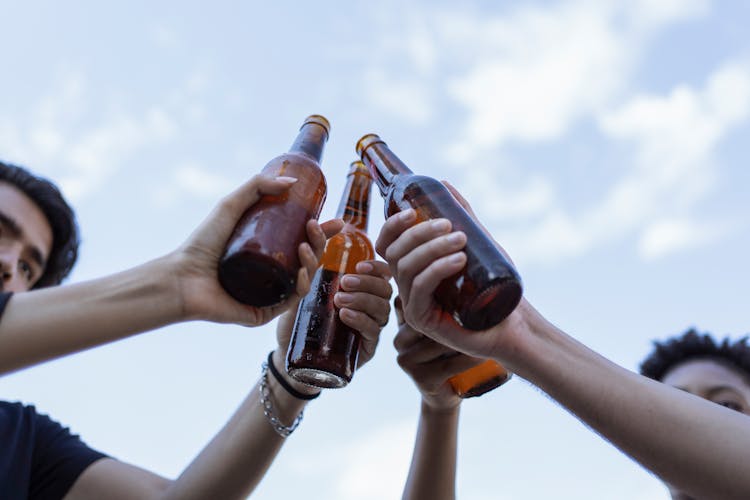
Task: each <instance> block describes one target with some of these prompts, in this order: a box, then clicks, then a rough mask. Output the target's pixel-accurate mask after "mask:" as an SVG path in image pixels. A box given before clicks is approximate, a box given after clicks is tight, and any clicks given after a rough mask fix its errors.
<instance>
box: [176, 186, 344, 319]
mask: <svg viewBox="0 0 750 500" xmlns="http://www.w3.org/2000/svg"><path fill="white" fill-rule="evenodd" d="M294 182H295V179H291V178H284V177H277V178H273V177H268V176H264V175H256V176H254V177H253V178H252V179H250V180H249V181H248V182H246V183H245V184H243V185H242V186H240V187H239V188H238V189H237V190H235V191H234V192H233V193H231V194H229V195H228V196H226V197H225V198H224V199H223V200H222V201H221V202H220V203H219V204H218V205H217V206H216V207H215V208H214V210H213V211H212V212H211V213H210V214H209V215H208V217H206V219H205V220H204V221H203V223H202V224H201V225H200V226H198V228H197V229H196V230H195V231H194V232H193V234H192V235H191V236H190V237H189V238H188V239H187V241H186V242H185V243H184V244H183V245H182V246H180V248H178V249H177V250H176V251H175V252H173V253H172V254H170V255H169V256H167V259H169V261H170V262H171V263H172V265H173V269H174V272H173V273H172V276H173V277H174V278H175V279H176V280H177V281H176V283H177V285H176V286H177V290H178V293H179V295H180V298H181V303H182V310H183V317H184V319H205V320H209V321H216V322H220V323H239V324H243V325H247V326H257V325H261V324H264V323H267V322H269V321H270V320H271V319H273V318H274V317H276V316H278V315H279V314H280V313H282V312H284V311H285V310H286V309H288V308H289V307H290V306H291V305H293V304H296V303H297V301H298V300H299V297H301V296H303V295H305V294H306V293H307V290H308V289H309V287H310V276H312V273H313V272H315V269H316V268H317V267H318V260H319V259H320V256H321V255H322V253H323V248H324V247H325V242H326V239H327V238H330V237H331V236H333V235H334V234H336V233H338V232H339V231H340V230H341V227H342V226H343V223H342V221H340V220H332V221H328V222H325V223H323V224H318V223H317V221H315V220H310V221H308V223H307V227H306V229H307V237H308V242H306V243H302V244H301V245H300V247H299V249H298V252H299V258H300V263H301V264H302V265H301V267H300V270H299V273H298V275H297V287H296V291H295V293H294V294H292V295H291V296H290V297H289V298H287V300H285V301H284V302H282V303H281V304H277V305H275V306H270V307H263V308H258V307H253V306H248V305H245V304H241V303H239V302H237V301H236V300H235V299H234V298H232V297H231V296H230V295H229V294H228V293H227V292H226V291H225V290H224V289H223V288H222V287H221V285H220V284H219V280H218V265H219V260H220V259H221V257H222V255H223V254H224V247H225V246H226V243H227V241H228V240H229V237H230V236H231V234H232V231H233V230H234V227H235V225H236V224H237V222H238V221H239V219H240V217H242V214H243V213H244V212H245V211H246V210H247V209H248V208H249V207H251V206H252V205H254V204H255V203H257V202H258V201H259V200H260V199H261V197H262V196H264V195H280V194H282V193H283V192H284V191H286V190H287V189H289V188H290V187H291V186H292V184H294Z"/></svg>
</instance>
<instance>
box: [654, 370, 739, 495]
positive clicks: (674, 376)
mask: <svg viewBox="0 0 750 500" xmlns="http://www.w3.org/2000/svg"><path fill="white" fill-rule="evenodd" d="M662 382H664V383H665V384H667V385H671V386H672V387H676V388H678V389H682V390H683V391H687V392H689V393H691V394H695V395H696V396H700V397H702V398H703V399H707V400H709V401H712V402H714V403H716V404H720V405H722V406H726V407H727V408H729V409H731V410H735V411H738V412H740V413H744V414H745V415H750V382H749V381H748V380H747V379H746V378H745V377H743V376H742V374H741V373H740V372H739V371H737V370H735V369H733V368H730V367H728V366H726V365H724V364H721V363H720V362H718V361H714V360H711V359H696V360H691V361H686V362H684V363H680V364H679V365H676V366H675V367H674V368H672V369H671V370H669V371H668V372H667V373H666V375H665V376H664V377H663V378H662ZM667 486H669V485H667ZM669 491H670V493H671V494H672V498H673V499H674V500H690V499H691V498H692V497H690V496H688V495H686V494H684V493H682V492H680V491H678V490H676V489H674V488H672V487H671V486H669Z"/></svg>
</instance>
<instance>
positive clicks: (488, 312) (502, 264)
mask: <svg viewBox="0 0 750 500" xmlns="http://www.w3.org/2000/svg"><path fill="white" fill-rule="evenodd" d="M357 153H358V154H359V155H360V156H361V158H362V160H363V161H364V162H365V163H366V164H367V166H368V167H369V168H370V172H371V174H372V176H373V178H374V179H375V182H376V184H377V185H378V188H379V190H380V194H381V195H382V197H383V199H384V202H385V216H386V218H387V217H390V216H392V215H394V214H396V213H398V212H400V211H401V210H406V209H409V208H413V209H415V211H416V213H417V220H419V221H423V220H430V219H437V218H446V219H448V220H450V221H451V223H452V225H453V229H454V230H460V231H463V232H464V234H466V247H465V248H464V253H465V254H466V266H465V267H464V268H463V269H462V270H461V271H459V272H458V273H456V274H455V275H454V276H451V277H450V278H447V279H445V280H443V281H442V282H441V283H440V285H438V288H437V289H436V291H435V300H436V302H438V304H440V305H441V306H442V307H443V309H444V310H445V311H447V312H448V313H449V314H451V315H452V316H453V318H454V319H455V320H456V322H457V323H458V324H460V325H462V326H463V327H464V328H467V329H469V330H486V329H488V328H490V327H492V326H494V325H496V324H498V323H500V322H501V321H502V320H503V319H505V318H506V317H507V316H508V315H509V314H510V313H511V312H512V311H513V309H515V307H516V306H517V305H518V302H519V301H520V300H521V295H522V293H523V291H522V286H521V278H520V276H519V275H518V273H517V272H516V270H515V268H514V267H513V265H511V263H510V262H508V260H507V259H506V258H505V256H504V255H503V254H502V253H501V252H500V251H499V250H498V249H497V247H496V246H495V244H494V243H493V242H492V241H491V240H490V238H489V237H488V236H487V235H486V234H485V233H484V231H483V230H482V229H481V228H480V227H479V226H478V225H477V224H476V223H475V222H474V220H473V219H472V217H471V216H470V215H469V214H468V213H467V212H466V210H464V208H463V207H462V206H461V205H460V204H459V203H458V202H457V201H456V199H455V198H454V197H453V195H452V194H451V192H450V191H448V189H447V188H446V187H445V186H444V185H443V184H442V183H441V182H439V181H437V180H435V179H433V178H432V177H427V176H422V175H416V174H414V173H413V172H412V171H411V170H410V169H409V167H407V166H406V165H405V164H404V163H403V162H402V161H401V160H400V159H399V158H398V157H397V156H396V155H395V154H394V153H393V151H391V150H390V148H388V146H387V145H386V144H385V142H383V141H382V140H381V139H380V137H378V136H377V135H375V134H368V135H365V136H364V137H362V138H361V139H360V140H359V141H358V142H357ZM509 377H510V374H509V373H508V371H507V370H505V368H503V367H502V366H501V365H500V364H499V363H496V362H495V361H491V360H488V361H486V362H485V363H483V364H481V365H479V366H477V367H474V368H472V369H470V370H467V371H465V372H463V373H460V374H458V375H456V376H454V377H452V378H451V379H450V382H451V385H452V386H453V388H454V390H455V391H456V392H457V394H459V395H460V396H462V397H471V396H479V395H481V394H483V393H485V392H487V391H489V390H491V389H494V388H495V387H498V386H499V385H501V384H503V383H504V382H505V381H507V380H508V378H509Z"/></svg>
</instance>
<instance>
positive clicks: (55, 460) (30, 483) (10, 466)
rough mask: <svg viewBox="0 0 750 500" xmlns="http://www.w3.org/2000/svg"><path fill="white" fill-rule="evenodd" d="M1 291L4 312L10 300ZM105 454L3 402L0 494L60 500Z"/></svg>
mask: <svg viewBox="0 0 750 500" xmlns="http://www.w3.org/2000/svg"><path fill="white" fill-rule="evenodd" d="M10 296H11V295H10V294H9V293H0V315H2V312H3V311H4V310H5V306H6V304H7V303H8V299H9V298H10ZM104 457H106V455H104V454H103V453H100V452H98V451H95V450H92V449H91V448H89V447H88V446H86V445H85V444H84V443H83V441H81V440H80V438H79V437H78V436H76V435H75V434H71V432H70V430H69V429H68V428H66V427H63V426H62V425H60V424H59V423H57V422H55V421H54V420H52V419H51V418H49V417H48V416H46V415H43V414H40V413H37V411H36V408H34V407H33V406H28V405H23V404H21V403H10V402H6V401H0V498H2V499H3V500H16V499H19V500H20V499H33V500H53V499H54V500H59V499H61V498H63V497H64V496H65V495H66V494H67V493H68V491H69V490H70V488H71V486H73V483H74V482H75V481H76V479H78V476H80V475H81V473H82V472H83V471H84V470H86V468H87V467H88V466H89V465H91V464H92V463H94V462H95V461H96V460H99V459H100V458H104Z"/></svg>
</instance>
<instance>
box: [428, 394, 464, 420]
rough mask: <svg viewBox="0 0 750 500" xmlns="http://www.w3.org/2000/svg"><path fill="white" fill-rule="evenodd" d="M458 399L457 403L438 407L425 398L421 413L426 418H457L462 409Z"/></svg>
mask: <svg viewBox="0 0 750 500" xmlns="http://www.w3.org/2000/svg"><path fill="white" fill-rule="evenodd" d="M456 399H458V401H456V402H455V403H449V404H440V405H438V404H435V403H434V402H432V401H429V400H428V399H426V398H424V397H423V398H422V405H421V408H420V411H421V413H422V415H424V416H430V417H455V416H457V415H458V412H459V409H460V408H461V400H460V399H459V398H456Z"/></svg>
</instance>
